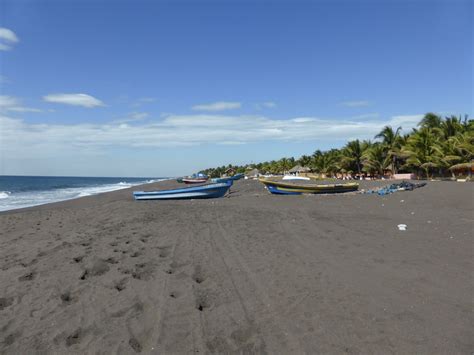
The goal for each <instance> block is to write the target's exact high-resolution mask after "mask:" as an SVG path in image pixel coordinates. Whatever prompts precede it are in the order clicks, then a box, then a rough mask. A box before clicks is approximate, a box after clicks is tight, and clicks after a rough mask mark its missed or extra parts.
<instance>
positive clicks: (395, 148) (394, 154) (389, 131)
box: [375, 126, 402, 174]
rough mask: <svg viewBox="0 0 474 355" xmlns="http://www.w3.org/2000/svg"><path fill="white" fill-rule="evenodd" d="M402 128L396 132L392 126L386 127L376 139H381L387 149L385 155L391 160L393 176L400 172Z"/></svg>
mask: <svg viewBox="0 0 474 355" xmlns="http://www.w3.org/2000/svg"><path fill="white" fill-rule="evenodd" d="M401 129H402V127H398V128H397V129H396V130H395V131H394V130H393V128H392V127H391V126H385V127H384V128H383V129H382V130H381V131H380V132H379V133H378V134H377V135H376V136H375V138H381V139H382V144H383V145H384V148H385V154H386V155H387V157H389V159H390V160H391V171H392V173H393V174H396V173H397V172H398V167H397V158H398V157H399V156H400V149H401V144H400V143H401V139H400V131H401Z"/></svg>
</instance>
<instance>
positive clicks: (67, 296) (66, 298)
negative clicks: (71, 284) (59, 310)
mask: <svg viewBox="0 0 474 355" xmlns="http://www.w3.org/2000/svg"><path fill="white" fill-rule="evenodd" d="M60 298H61V301H62V302H63V304H66V305H69V304H71V303H74V302H75V301H76V298H75V297H73V295H72V294H71V292H69V291H66V292H64V293H63V294H61V296H60Z"/></svg>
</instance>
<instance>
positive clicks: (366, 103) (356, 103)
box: [341, 100, 371, 107]
mask: <svg viewBox="0 0 474 355" xmlns="http://www.w3.org/2000/svg"><path fill="white" fill-rule="evenodd" d="M341 105H342V106H347V107H367V106H370V105H371V103H370V101H365V100H359V101H344V102H341Z"/></svg>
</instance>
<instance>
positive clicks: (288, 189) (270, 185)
mask: <svg viewBox="0 0 474 355" xmlns="http://www.w3.org/2000/svg"><path fill="white" fill-rule="evenodd" d="M260 182H262V183H263V184H264V185H265V186H266V187H267V189H268V191H270V192H271V193H272V194H277V195H301V194H334V193H344V192H351V191H357V190H358V188H359V184H355V183H351V184H328V185H298V184H289V183H283V182H278V181H270V180H263V179H260Z"/></svg>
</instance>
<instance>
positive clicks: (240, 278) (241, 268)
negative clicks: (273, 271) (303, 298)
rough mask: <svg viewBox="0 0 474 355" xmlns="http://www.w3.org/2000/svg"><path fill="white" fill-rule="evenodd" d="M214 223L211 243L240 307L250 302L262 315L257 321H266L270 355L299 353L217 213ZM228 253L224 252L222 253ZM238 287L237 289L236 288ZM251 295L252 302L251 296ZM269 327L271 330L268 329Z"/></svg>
mask: <svg viewBox="0 0 474 355" xmlns="http://www.w3.org/2000/svg"><path fill="white" fill-rule="evenodd" d="M214 220H215V221H216V226H217V228H218V231H219V232H220V233H214V234H213V241H214V244H215V245H216V246H217V247H218V248H219V249H220V250H221V251H222V253H221V255H222V260H223V262H224V264H225V265H226V269H227V272H228V275H229V277H230V278H231V279H232V280H233V281H232V283H233V285H234V287H235V291H236V294H237V295H238V297H239V299H240V300H241V302H242V305H243V308H244V309H246V308H247V307H246V306H244V304H245V302H244V301H243V300H244V299H246V300H247V302H253V303H254V307H253V308H254V309H255V310H256V311H257V312H263V315H262V316H261V317H260V318H264V319H265V320H266V322H265V323H266V324H265V328H266V329H265V330H269V333H270V334H271V336H272V338H273V339H272V340H273V341H271V342H268V341H267V342H265V343H266V346H267V347H268V350H269V352H270V353H281V352H282V351H283V352H288V353H292V354H298V353H301V345H300V343H299V341H298V339H296V338H295V337H294V336H293V335H292V333H291V332H290V330H289V329H288V328H287V327H286V325H285V320H284V318H283V317H282V315H281V314H280V313H279V312H272V310H273V309H274V307H272V304H273V301H272V299H271V298H270V296H269V295H268V293H267V291H266V290H265V288H264V287H263V286H262V282H259V280H258V279H257V276H256V275H255V274H254V273H253V272H252V271H251V270H250V268H249V267H248V265H247V263H246V261H245V259H244V257H243V256H242V254H241V253H240V252H239V251H238V250H237V249H236V248H235V247H234V245H233V243H232V241H231V240H230V238H229V236H228V234H232V231H229V230H227V229H225V228H224V227H223V226H222V223H221V221H220V218H219V216H218V214H217V213H215V214H214ZM226 250H227V251H228V253H225V257H224V252H225V251H226ZM237 284H238V287H237ZM249 296H254V300H252V301H250V300H251V297H249ZM272 319H273V320H274V322H273V324H272V323H270V324H268V323H267V322H268V321H270V320H272ZM269 328H272V329H271V330H270V329H269Z"/></svg>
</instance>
